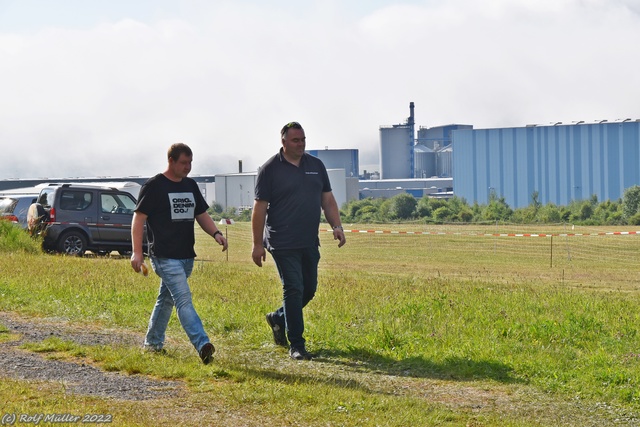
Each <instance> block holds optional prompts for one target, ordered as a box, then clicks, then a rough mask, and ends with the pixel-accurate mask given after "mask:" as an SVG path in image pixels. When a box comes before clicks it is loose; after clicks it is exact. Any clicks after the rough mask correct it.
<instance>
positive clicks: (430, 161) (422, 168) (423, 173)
mask: <svg viewBox="0 0 640 427" xmlns="http://www.w3.org/2000/svg"><path fill="white" fill-rule="evenodd" d="M413 150H414V159H415V168H414V170H415V176H414V178H431V177H432V176H437V174H438V173H437V171H436V154H435V152H434V151H433V150H432V149H431V148H429V147H425V146H424V145H416V146H415V147H413Z"/></svg>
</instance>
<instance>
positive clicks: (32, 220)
mask: <svg viewBox="0 0 640 427" xmlns="http://www.w3.org/2000/svg"><path fill="white" fill-rule="evenodd" d="M48 221H49V213H48V212H47V211H46V209H45V208H44V206H42V205H41V204H40V203H32V204H31V206H29V210H28V211H27V231H28V232H29V234H30V235H32V236H37V235H38V234H40V233H41V232H42V231H43V230H44V229H45V227H46V223H47V222H48Z"/></svg>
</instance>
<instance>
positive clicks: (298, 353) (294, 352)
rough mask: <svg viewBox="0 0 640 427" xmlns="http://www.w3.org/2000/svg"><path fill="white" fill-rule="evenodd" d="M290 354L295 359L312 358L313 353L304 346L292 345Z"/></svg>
mask: <svg viewBox="0 0 640 427" xmlns="http://www.w3.org/2000/svg"><path fill="white" fill-rule="evenodd" d="M289 356H290V357H291V358H292V359H295V360H311V359H313V355H312V354H311V353H309V352H308V351H307V349H305V348H304V347H297V348H296V347H291V348H290V349H289Z"/></svg>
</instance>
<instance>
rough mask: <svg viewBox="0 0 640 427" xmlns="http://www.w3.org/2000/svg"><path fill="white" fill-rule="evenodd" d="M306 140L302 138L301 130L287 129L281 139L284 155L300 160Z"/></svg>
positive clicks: (302, 131)
mask: <svg viewBox="0 0 640 427" xmlns="http://www.w3.org/2000/svg"><path fill="white" fill-rule="evenodd" d="M306 142H307V138H306V137H305V136H304V130H302V129H289V130H288V131H287V133H286V135H285V136H284V137H283V138H282V147H283V150H284V153H285V154H286V155H287V156H290V157H292V158H295V159H300V158H302V155H303V154H304V148H305V145H306Z"/></svg>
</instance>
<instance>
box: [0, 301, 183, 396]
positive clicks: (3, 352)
mask: <svg viewBox="0 0 640 427" xmlns="http://www.w3.org/2000/svg"><path fill="white" fill-rule="evenodd" d="M0 324H3V325H4V326H6V327H7V329H8V330H9V332H10V333H13V334H18V335H19V339H18V340H16V341H10V342H4V343H0V377H4V378H13V379H19V380H36V381H54V382H59V383H62V384H64V385H65V389H66V392H67V393H72V394H79V395H88V396H99V397H107V398H114V399H120V400H147V399H154V398H158V397H175V396H178V395H179V394H180V393H181V391H182V390H183V384H182V383H180V382H177V381H167V380H157V379H153V378H149V377H145V376H143V375H126V374H122V373H119V372H105V371H102V370H100V369H99V368H96V367H95V366H92V365H89V364H86V363H81V362H78V363H76V362H68V361H60V360H52V359H47V358H46V357H43V356H42V355H40V354H38V353H33V352H29V351H24V350H22V349H20V348H19V347H20V346H21V345H22V344H24V343H27V342H41V341H43V340H45V339H46V338H50V337H57V338H60V339H61V340H65V341H73V342H75V343H78V344H82V345H113V344H123V343H124V344H134V345H135V344H136V343H140V342H142V337H140V336H136V335H134V334H127V333H122V332H121V331H117V332H116V331H113V330H88V329H87V328H86V327H85V328H79V327H74V326H72V325H69V324H68V323H66V322H65V321H63V320H56V319H46V320H43V319H34V318H26V317H20V316H17V315H15V314H12V313H7V312H0Z"/></svg>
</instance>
